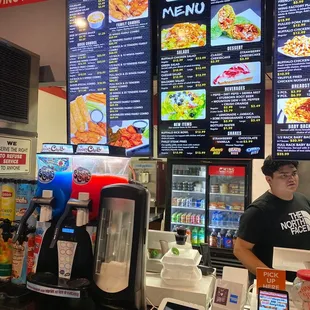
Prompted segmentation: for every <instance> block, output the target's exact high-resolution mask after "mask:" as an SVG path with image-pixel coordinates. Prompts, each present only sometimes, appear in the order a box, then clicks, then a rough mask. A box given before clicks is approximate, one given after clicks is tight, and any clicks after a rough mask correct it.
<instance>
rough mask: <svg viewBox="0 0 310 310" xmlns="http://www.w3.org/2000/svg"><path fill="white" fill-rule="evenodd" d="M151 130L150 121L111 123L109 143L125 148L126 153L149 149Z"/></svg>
mask: <svg viewBox="0 0 310 310" xmlns="http://www.w3.org/2000/svg"><path fill="white" fill-rule="evenodd" d="M149 135H150V128H149V121H148V120H129V121H111V122H110V127H109V128H108V141H109V144H110V145H112V146H119V147H124V148H125V149H126V151H127V152H128V151H136V150H139V149H144V151H146V150H145V148H149V144H150V137H149Z"/></svg>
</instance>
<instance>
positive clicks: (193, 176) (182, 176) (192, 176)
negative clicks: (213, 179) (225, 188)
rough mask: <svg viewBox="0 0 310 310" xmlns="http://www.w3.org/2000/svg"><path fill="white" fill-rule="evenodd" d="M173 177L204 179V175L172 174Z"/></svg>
mask: <svg viewBox="0 0 310 310" xmlns="http://www.w3.org/2000/svg"><path fill="white" fill-rule="evenodd" d="M172 176H173V177H177V178H198V179H205V178H206V176H205V175H204V176H203V175H187V174H173V175H172Z"/></svg>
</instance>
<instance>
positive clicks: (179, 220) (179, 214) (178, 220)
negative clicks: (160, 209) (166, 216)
mask: <svg viewBox="0 0 310 310" xmlns="http://www.w3.org/2000/svg"><path fill="white" fill-rule="evenodd" d="M181 215H182V213H180V212H179V213H178V214H177V223H181Z"/></svg>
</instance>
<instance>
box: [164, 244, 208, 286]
mask: <svg viewBox="0 0 310 310" xmlns="http://www.w3.org/2000/svg"><path fill="white" fill-rule="evenodd" d="M178 250H179V255H176V254H173V252H172V250H171V249H170V250H169V251H168V252H167V253H166V254H165V255H164V256H163V257H162V259H161V263H162V264H163V269H162V271H161V274H160V276H161V278H162V279H163V281H164V282H165V283H166V284H168V285H171V286H183V287H184V286H195V285H196V284H197V283H198V281H200V280H201V278H202V274H201V270H200V269H198V267H197V266H198V265H199V263H200V260H201V257H202V256H201V255H200V254H199V252H198V251H197V250H193V249H178Z"/></svg>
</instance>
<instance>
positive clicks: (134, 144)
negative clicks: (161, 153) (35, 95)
mask: <svg viewBox="0 0 310 310" xmlns="http://www.w3.org/2000/svg"><path fill="white" fill-rule="evenodd" d="M145 2H147V8H146V11H144V13H143V14H142V15H141V16H139V15H138V16H134V15H132V16H129V17H128V19H126V20H116V19H114V20H113V19H112V18H111V16H110V3H109V0H86V1H85V0H84V1H83V0H66V59H67V63H66V87H67V92H66V98H67V106H66V112H67V115H66V119H67V142H68V143H69V144H70V143H71V144H72V143H73V141H72V132H71V108H70V107H71V105H70V103H71V102H72V100H73V99H72V92H71V91H70V72H71V70H70V59H69V58H70V55H71V54H72V52H71V51H70V48H71V46H70V5H72V4H73V5H75V4H82V5H83V4H85V3H86V6H87V4H88V3H90V4H89V6H94V5H96V6H97V4H98V8H99V9H98V10H97V11H102V13H103V15H104V16H105V18H106V20H105V21H104V23H103V26H102V27H101V28H97V29H96V28H92V27H90V24H89V20H88V17H89V12H88V13H86V12H87V11H88V10H89V8H87V10H86V11H85V12H84V13H85V18H84V20H85V21H86V22H88V29H87V30H85V33H86V34H85V33H84V34H85V36H86V41H87V32H88V31H89V29H90V28H92V30H102V29H103V30H104V31H106V32H107V37H106V44H105V46H102V47H103V49H102V51H103V53H106V54H107V56H106V62H107V69H108V70H107V71H106V72H105V73H103V71H102V70H100V69H99V67H100V65H98V67H97V68H96V70H97V71H101V73H102V74H101V77H100V81H102V84H104V83H105V84H106V91H105V92H106V141H103V140H104V139H102V140H100V141H99V142H93V141H89V142H86V141H79V143H91V144H97V143H98V144H110V143H113V144H111V145H115V146H120V147H125V148H126V154H127V156H130V157H152V156H153V152H154V145H153V142H154V132H153V126H154V119H153V98H154V97H153V75H152V68H153V67H152V66H153V59H152V54H153V53H152V17H151V11H152V8H151V0H147V1H145ZM129 5H130V1H129ZM93 11H96V10H94V9H93ZM90 12H91V11H90ZM118 13H119V12H118ZM111 20H112V21H111ZM140 22H141V24H142V25H143V26H145V27H144V28H143V29H142V28H139V26H140ZM125 23H127V25H131V26H128V28H127V30H128V32H129V31H131V30H132V33H135V32H137V33H138V31H135V30H136V29H137V28H138V30H139V31H140V32H139V33H138V34H137V35H136V36H137V37H138V36H140V34H141V36H140V37H141V38H140V39H142V40H143V43H144V44H142V45H144V46H145V48H143V47H142V48H141V47H140V44H139V46H138V47H132V48H131V49H130V51H129V53H132V54H134V56H132V58H133V60H132V62H135V61H138V62H139V61H140V60H141V65H140V64H138V65H136V67H139V66H140V67H141V66H142V61H143V60H144V61H145V65H144V69H145V74H144V75H143V73H141V74H142V75H141V76H142V77H141V78H140V77H138V75H139V72H137V75H136V76H135V75H134V74H132V72H131V71H134V69H131V68H130V67H129V69H128V70H127V72H129V73H131V74H132V75H131V76H132V77H131V78H130V77H129V78H128V82H131V81H133V82H136V83H132V85H129V84H128V85H127V87H128V86H129V92H131V93H132V91H134V90H136V89H135V88H137V87H136V85H140V83H142V84H143V85H142V86H141V88H139V89H137V90H136V96H137V97H138V98H132V97H133V96H134V95H131V94H127V95H126V96H127V97H126V99H125V101H126V102H129V101H132V103H131V105H132V108H130V107H128V106H127V105H126V103H123V102H124V100H120V104H119V106H120V108H118V109H117V110H116V111H120V110H122V108H123V110H125V108H126V109H127V111H129V114H131V113H133V112H135V111H133V108H134V109H137V110H136V111H138V112H136V113H134V114H135V116H131V117H129V116H120V118H118V119H116V120H115V121H114V120H113V118H110V113H112V112H111V111H110V109H111V105H110V104H111V100H110V99H111V98H110V89H111V88H112V90H113V87H114V91H115V90H116V89H115V85H112V86H111V84H110V78H111V70H110V65H109V63H110V60H111V57H113V56H110V53H109V52H110V42H111V41H112V40H113V39H114V38H112V39H110V37H109V35H110V34H111V33H112V32H114V33H115V32H116V30H115V28H116V26H117V24H125ZM134 23H136V25H139V26H138V27H136V28H135V29H134V28H133V27H134V26H132V25H133V24H134ZM112 25H113V26H114V29H113V27H112ZM125 27H126V26H123V28H122V29H125ZM104 28H105V29H104ZM111 28H112V29H111ZM122 29H121V27H120V28H118V29H117V30H118V31H119V32H120V33H121V34H120V36H121V35H122ZM125 30H126V29H125ZM77 32H78V31H77ZM123 32H124V31H123ZM71 34H72V29H71ZM128 36H129V35H128ZM133 36H134V35H131V37H133ZM95 38H97V37H96V36H95ZM146 38H147V39H146ZM71 39H72V37H71ZM130 42H131V43H135V41H134V42H133V40H131V41H130ZM142 45H141V46H142ZM123 47H125V45H124V46H123ZM141 50H142V51H143V55H142V56H138V54H139V53H138V52H140V51H141ZM92 52H93V53H94V54H95V53H96V52H95V51H92ZM92 52H89V53H88V52H87V51H85V50H84V53H88V54H91V53H92ZM75 53H79V51H75ZM115 54H116V56H114V57H118V56H119V55H121V56H122V57H124V55H123V54H121V53H114V55H115ZM121 56H119V57H121ZM129 57H131V56H129ZM139 57H140V58H141V59H140V58H139ZM127 58H128V55H127ZM117 61H118V60H117ZM123 63H124V61H122V60H119V62H118V64H121V66H122V65H123ZM125 64H126V63H125ZM133 67H134V66H133ZM136 71H138V70H136ZM140 72H141V70H140ZM124 73H125V75H126V72H124ZM120 75H121V74H120ZM134 80H135V81H134ZM136 80H137V81H136ZM104 81H105V82H104ZM121 82H126V81H121ZM138 82H139V83H138ZM115 84H116V83H115ZM119 84H121V83H119ZM123 84H124V83H123ZM134 84H136V85H134ZM143 86H144V88H143ZM138 87H139V86H138ZM89 93H91V92H89ZM98 93H100V92H99V91H98ZM127 93H128V92H127ZM143 93H144V95H143ZM81 95H84V94H81ZM117 95H118V94H117ZM79 96H80V94H79ZM123 98H124V95H123ZM127 98H128V100H127ZM131 99H132V100H131ZM84 100H85V102H86V99H85V98H84ZM99 100H100V99H99ZM122 101H123V102H122ZM134 101H135V102H134ZM138 101H139V102H138ZM137 106H138V107H137ZM138 108H140V111H141V112H139V109H138ZM124 113H125V112H124ZM124 113H123V115H124ZM120 114H121V113H120ZM129 114H128V113H127V115H129ZM142 115H144V116H143V117H142ZM122 117H123V118H122ZM128 117H129V118H130V120H129V119H128ZM131 119H132V120H131ZM91 120H92V119H91ZM140 121H142V122H143V123H144V124H142V125H143V126H142V125H141V124H140V123H139V122H140ZM113 122H114V123H115V124H116V125H115V124H114V123H113ZM131 123H132V124H131ZM98 124H99V123H98ZM113 125H114V126H113ZM140 125H141V126H142V127H143V128H142V127H141V126H140ZM85 126H86V130H85V131H87V130H89V129H87V128H88V126H87V123H85ZM112 126H113V127H112ZM132 127H134V129H135V132H133V128H132ZM110 128H111V130H112V133H113V134H114V136H111V135H110V134H109V133H108V131H109V129H110ZM115 128H116V129H115ZM98 129H99V130H100V128H98V127H96V128H95V129H94V132H95V133H98V132H97V131H98ZM117 129H119V130H117ZM122 129H127V132H125V135H124V136H125V137H126V136H127V135H131V136H130V137H128V138H127V139H128V141H129V142H130V143H131V145H130V146H128V147H127V146H124V145H116V144H114V143H118V142H121V137H122V136H121V135H119V140H117V141H116V142H115V140H116V139H117V136H116V134H118V133H119V131H120V130H122ZM146 131H147V132H146ZM99 134H100V132H99ZM104 137H105V136H102V138H104ZM111 137H112V139H113V140H111ZM73 138H75V137H73ZM73 144H76V143H73Z"/></svg>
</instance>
